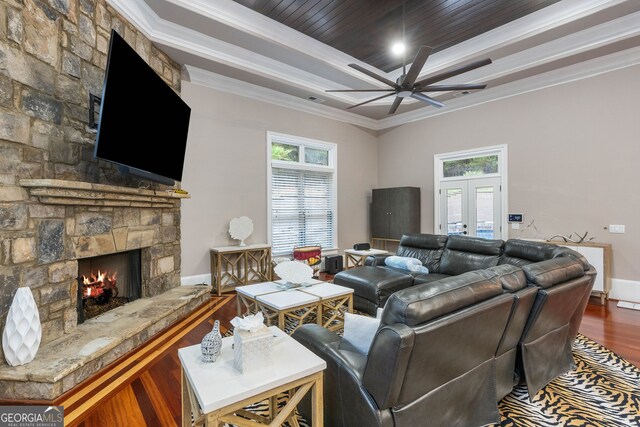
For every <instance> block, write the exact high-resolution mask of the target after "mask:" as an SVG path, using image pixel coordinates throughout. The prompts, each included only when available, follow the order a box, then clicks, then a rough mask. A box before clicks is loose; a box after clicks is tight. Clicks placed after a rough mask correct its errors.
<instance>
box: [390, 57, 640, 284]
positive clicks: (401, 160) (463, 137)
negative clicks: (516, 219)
mask: <svg viewBox="0 0 640 427" xmlns="http://www.w3.org/2000/svg"><path fill="white" fill-rule="evenodd" d="M638 76H640V67H639V66H635V67H630V68H626V69H623V70H618V71H615V72H611V73H607V74H604V75H600V76H596V77H592V78H589V79H584V80H580V81H576V82H572V83H568V84H564V85H560V86H555V87H551V88H547V89H544V90H539V91H536V92H531V93H526V94H522V95H518V96H515V97H511V98H507V99H503V100H499V101H494V102H491V103H487V104H483V105H479V106H476V107H473V108H468V109H465V110H461V111H457V112H452V113H449V114H445V115H441V116H437V117H434V118H431V119H426V120H422V121H420V122H415V123H410V124H406V125H403V126H400V127H398V128H395V129H393V130H389V131H387V132H383V133H382V134H381V135H380V136H379V145H378V173H379V175H378V184H379V186H380V187H392V186H400V185H416V186H420V187H421V188H422V230H423V231H424V232H433V202H432V201H433V156H434V154H439V153H446V152H451V151H457V150H466V149H473V148H478V147H485V146H492V145H497V144H507V145H508V157H509V164H508V167H509V177H508V178H509V211H510V212H516V213H523V214H524V217H525V225H526V224H527V223H529V222H530V221H531V220H535V225H536V226H537V227H538V229H540V230H541V231H542V232H543V233H544V234H545V235H546V236H552V235H554V234H558V233H559V234H564V235H568V234H570V233H575V232H577V233H581V234H582V233H584V232H585V231H588V232H589V236H593V237H595V240H596V241H599V242H608V243H612V246H613V254H614V255H613V277H614V278H617V279H627V280H640V264H639V263H638V262H637V259H636V257H637V254H638V253H640V228H639V227H638V226H637V225H636V224H635V223H634V222H633V221H634V220H636V219H637V218H638V212H640V197H639V196H638V194H640V193H639V191H638V189H637V188H636V187H635V186H636V185H637V184H638V182H640V167H639V166H638V162H639V161H640V108H639V107H638V99H640V78H638ZM608 224H625V225H626V233H625V234H610V233H609V232H608V231H606V230H604V229H603V227H604V226H605V225H608ZM510 237H538V236H537V235H536V233H535V232H533V231H532V230H531V229H529V230H526V231H518V230H511V231H510Z"/></svg>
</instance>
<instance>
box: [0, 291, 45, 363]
mask: <svg viewBox="0 0 640 427" xmlns="http://www.w3.org/2000/svg"><path fill="white" fill-rule="evenodd" d="M41 338H42V326H41V325H40V314H39V313H38V307H36V302H35V301H34V299H33V295H32V294H31V289H30V288H18V290H17V291H16V294H15V296H14V297H13V302H12V303H11V307H10V308H9V313H8V314H7V322H6V324H5V326H4V332H3V333H2V350H3V351H4V358H5V359H7V363H8V364H9V365H11V366H20V365H24V364H25V363H29V362H31V361H32V360H33V359H34V358H35V357H36V353H37V352H38V348H39V347H40V339H41Z"/></svg>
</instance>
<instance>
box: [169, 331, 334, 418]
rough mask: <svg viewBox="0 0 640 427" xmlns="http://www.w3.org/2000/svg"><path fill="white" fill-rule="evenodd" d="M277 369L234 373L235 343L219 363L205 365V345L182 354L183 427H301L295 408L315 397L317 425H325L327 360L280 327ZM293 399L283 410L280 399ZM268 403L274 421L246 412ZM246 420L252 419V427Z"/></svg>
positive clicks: (226, 344) (226, 341) (227, 345)
mask: <svg viewBox="0 0 640 427" xmlns="http://www.w3.org/2000/svg"><path fill="white" fill-rule="evenodd" d="M269 329H270V330H271V332H272V333H273V334H274V340H276V342H274V348H273V352H274V354H273V363H272V365H271V366H270V367H269V368H268V369H263V370H259V371H256V372H255V373H251V374H241V373H240V372H238V371H236V370H235V369H234V368H233V349H232V347H231V345H232V344H233V337H227V338H223V339H222V351H221V352H220V356H219V357H218V360H217V361H216V362H214V363H205V362H203V361H202V353H201V351H200V345H199V344H196V345H193V346H190V347H185V348H181V349H180V350H178V357H179V358H180V363H181V364H182V370H181V374H182V376H181V383H182V426H183V427H190V426H191V425H192V423H191V416H192V414H193V420H194V422H193V425H195V426H206V427H218V426H219V425H221V424H222V423H229V424H235V425H238V426H248V425H251V426H253V425H256V426H260V425H270V426H279V425H281V424H282V423H283V422H285V421H287V420H290V421H292V424H293V425H297V420H295V418H296V416H295V411H294V410H295V408H296V406H297V405H298V403H299V402H300V400H301V399H302V398H303V396H304V395H305V394H307V393H309V392H311V410H312V419H311V420H310V421H311V424H312V425H313V426H314V427H322V426H323V423H324V414H323V398H322V392H323V391H322V381H323V371H324V369H326V368H327V364H326V362H325V361H324V360H322V359H321V358H319V357H318V356H316V355H315V354H313V353H312V352H311V351H310V350H308V349H307V348H305V347H304V346H303V345H302V344H300V343H298V342H297V341H296V340H294V339H293V338H291V337H289V336H288V335H287V334H285V333H284V332H282V331H281V330H279V329H278V328H276V327H273V326H272V327H271V328H269ZM281 393H288V394H289V401H288V402H287V404H286V405H285V406H284V407H283V408H282V409H280V410H278V408H277V396H278V395H279V394H281ZM265 399H268V403H269V415H268V416H262V415H258V414H255V413H252V412H249V411H247V410H245V409H243V408H244V407H245V406H247V405H250V404H253V403H257V402H260V401H263V400H265ZM238 415H242V417H246V418H249V419H250V420H253V421H248V420H247V419H244V418H241V417H240V416H238Z"/></svg>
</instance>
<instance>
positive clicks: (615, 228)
mask: <svg viewBox="0 0 640 427" xmlns="http://www.w3.org/2000/svg"><path fill="white" fill-rule="evenodd" d="M609 233H620V234H622V233H624V225H619V224H617V225H616V224H611V225H609Z"/></svg>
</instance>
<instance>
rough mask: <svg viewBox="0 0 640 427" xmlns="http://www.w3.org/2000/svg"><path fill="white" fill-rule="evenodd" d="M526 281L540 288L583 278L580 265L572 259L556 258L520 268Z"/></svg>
mask: <svg viewBox="0 0 640 427" xmlns="http://www.w3.org/2000/svg"><path fill="white" fill-rule="evenodd" d="M522 270H523V271H524V274H525V275H526V276H527V281H529V282H530V283H533V284H534V285H536V286H538V287H541V288H544V289H546V288H549V287H551V286H553V285H557V284H558V283H562V282H568V281H569V280H572V279H576V278H578V277H582V276H584V274H585V273H584V267H583V265H582V263H580V262H579V261H578V260H576V259H575V258H573V257H568V256H567V257H557V258H553V259H549V260H546V261H540V262H536V263H534V264H529V265H525V266H524V267H522Z"/></svg>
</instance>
